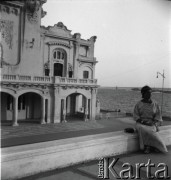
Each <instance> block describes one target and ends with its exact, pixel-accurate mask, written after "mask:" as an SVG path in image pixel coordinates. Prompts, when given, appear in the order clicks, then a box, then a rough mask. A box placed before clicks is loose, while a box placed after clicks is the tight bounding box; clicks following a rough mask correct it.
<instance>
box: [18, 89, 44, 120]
mask: <svg viewBox="0 0 171 180" xmlns="http://www.w3.org/2000/svg"><path fill="white" fill-rule="evenodd" d="M40 118H41V96H40V95H39V94H36V93H33V92H28V93H25V94H22V95H21V96H19V98H18V120H20V121H24V120H28V121H30V122H37V121H40Z"/></svg>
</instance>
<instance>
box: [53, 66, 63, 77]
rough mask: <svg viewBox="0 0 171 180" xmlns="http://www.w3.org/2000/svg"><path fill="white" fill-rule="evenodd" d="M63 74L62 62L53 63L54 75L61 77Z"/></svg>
mask: <svg viewBox="0 0 171 180" xmlns="http://www.w3.org/2000/svg"><path fill="white" fill-rule="evenodd" d="M62 74H63V64H60V63H55V64H54V76H60V77H62Z"/></svg>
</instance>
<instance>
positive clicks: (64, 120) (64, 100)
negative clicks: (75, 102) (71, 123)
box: [63, 98, 67, 122]
mask: <svg viewBox="0 0 171 180" xmlns="http://www.w3.org/2000/svg"><path fill="white" fill-rule="evenodd" d="M63 102H64V104H63V122H67V120H66V98H65V99H63Z"/></svg>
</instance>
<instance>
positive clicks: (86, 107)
mask: <svg viewBox="0 0 171 180" xmlns="http://www.w3.org/2000/svg"><path fill="white" fill-rule="evenodd" d="M84 120H85V121H88V98H86V105H85V119H84Z"/></svg>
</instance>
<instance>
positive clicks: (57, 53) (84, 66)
mask: <svg viewBox="0 0 171 180" xmlns="http://www.w3.org/2000/svg"><path fill="white" fill-rule="evenodd" d="M44 3H46V0H26V1H24V0H20V1H2V2H0V40H1V41H0V62H1V67H0V69H1V120H3V121H8V122H11V123H12V125H13V126H17V125H18V124H19V123H20V121H23V120H24V121H26V120H27V121H39V122H40V123H42V124H44V123H60V122H66V121H70V120H72V119H73V118H77V117H79V119H82V120H85V121H87V120H94V119H95V116H96V94H97V88H98V85H97V80H96V79H95V65H96V63H97V61H96V58H95V57H94V44H95V41H96V36H92V37H91V38H90V39H88V40H83V39H81V34H79V33H75V34H73V35H72V34H71V31H70V30H69V29H68V28H67V27H66V26H65V25H64V24H63V23H62V22H58V23H57V24H55V25H54V26H48V27H44V26H41V18H43V17H44V16H45V15H46V12H44V11H43V8H42V6H43V4H44Z"/></svg>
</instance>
